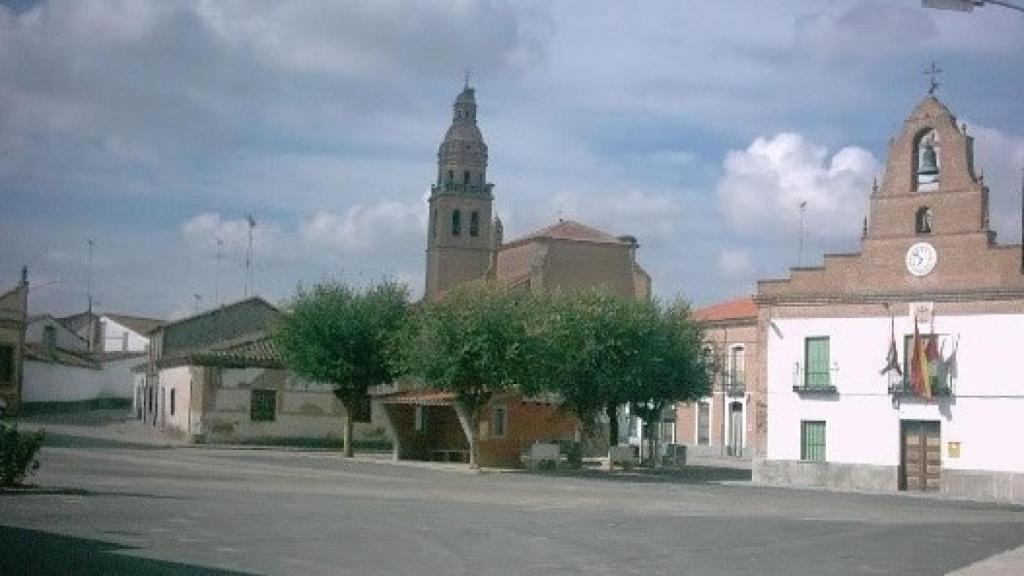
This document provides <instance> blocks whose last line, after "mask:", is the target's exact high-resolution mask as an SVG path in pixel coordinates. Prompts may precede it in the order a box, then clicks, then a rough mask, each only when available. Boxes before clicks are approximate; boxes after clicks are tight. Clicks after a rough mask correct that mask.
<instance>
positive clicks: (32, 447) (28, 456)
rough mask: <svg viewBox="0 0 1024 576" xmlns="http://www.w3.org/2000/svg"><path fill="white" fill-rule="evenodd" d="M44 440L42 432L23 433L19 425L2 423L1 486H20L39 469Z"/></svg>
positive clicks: (0, 441) (0, 437)
mask: <svg viewBox="0 0 1024 576" xmlns="http://www.w3.org/2000/svg"><path fill="white" fill-rule="evenodd" d="M44 438H45V433H44V432H43V431H42V430H39V431H37V432H21V431H19V430H18V427H17V425H13V426H8V425H7V424H4V423H2V422H0V486H18V485H19V484H21V482H22V480H24V479H25V476H27V475H29V474H33V473H35V471H36V470H38V469H39V460H38V459H37V458H36V456H37V455H38V453H39V450H40V448H42V447H43V440H44Z"/></svg>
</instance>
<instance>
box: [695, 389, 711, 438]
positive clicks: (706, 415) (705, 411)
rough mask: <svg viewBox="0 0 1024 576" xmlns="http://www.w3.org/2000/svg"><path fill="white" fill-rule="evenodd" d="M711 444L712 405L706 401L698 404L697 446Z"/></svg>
mask: <svg viewBox="0 0 1024 576" xmlns="http://www.w3.org/2000/svg"><path fill="white" fill-rule="evenodd" d="M709 444H711V404H710V403H709V402H707V401H706V400H701V401H700V402H698V403H697V445H699V446H708V445H709Z"/></svg>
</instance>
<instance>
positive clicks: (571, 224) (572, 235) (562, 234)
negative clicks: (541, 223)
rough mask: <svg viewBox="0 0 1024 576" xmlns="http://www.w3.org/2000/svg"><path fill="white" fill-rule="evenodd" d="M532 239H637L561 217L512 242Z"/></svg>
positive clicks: (620, 241)
mask: <svg viewBox="0 0 1024 576" xmlns="http://www.w3.org/2000/svg"><path fill="white" fill-rule="evenodd" d="M532 240H570V241H573V242H590V243H592V244H623V245H631V244H634V243H635V241H634V240H632V239H631V237H628V236H619V237H616V236H612V235H611V234H608V233H607V232H602V231H600V230H598V229H596V228H591V227H590V226H587V225H586V224H580V223H579V222H575V221H573V220H563V219H559V220H558V223H556V224H552V225H551V226H548V227H547V228H542V229H540V230H537V231H535V232H531V233H529V234H527V235H526V236H523V237H521V238H517V239H515V240H513V241H512V242H509V243H508V245H511V244H523V243H526V242H530V241H532Z"/></svg>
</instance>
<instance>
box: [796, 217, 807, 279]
mask: <svg viewBox="0 0 1024 576" xmlns="http://www.w3.org/2000/svg"><path fill="white" fill-rule="evenodd" d="M806 211H807V201H806V200H804V201H803V202H801V203H800V248H799V250H798V253H797V258H796V263H797V267H803V265H804V212H806Z"/></svg>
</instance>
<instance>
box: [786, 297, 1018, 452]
mask: <svg viewBox="0 0 1024 576" xmlns="http://www.w3.org/2000/svg"><path fill="white" fill-rule="evenodd" d="M930 328H931V326H929V325H928V324H923V325H922V326H921V331H922V332H923V333H927V332H929V331H930ZM913 329H914V327H913V321H912V320H911V319H910V318H909V317H907V316H903V317H897V318H896V341H897V348H898V350H899V353H900V361H901V363H902V362H903V345H902V342H903V340H902V338H903V336H904V335H906V334H910V333H913ZM935 333H936V334H948V335H949V336H950V339H951V340H955V339H956V338H957V337H959V339H960V340H959V342H960V344H959V349H958V354H957V355H958V377H957V378H956V380H955V382H954V387H955V394H954V397H953V398H951V399H946V398H941V399H936V400H933V401H931V402H923V401H919V400H908V399H904V400H903V401H902V402H901V403H900V404H899V407H894V404H893V402H892V398H891V397H890V396H889V394H888V392H887V390H888V379H887V377H886V376H882V375H880V374H879V371H880V370H881V368H882V367H883V366H884V365H885V358H886V352H887V350H888V346H889V340H890V319H889V317H887V316H885V317H876V318H812V319H776V320H773V321H772V323H771V325H770V326H769V328H768V330H766V334H767V340H768V342H767V377H768V382H767V389H768V450H767V458H768V459H775V460H798V459H799V458H800V421H801V420H824V421H826V423H827V424H826V458H827V460H828V461H830V462H842V463H854V464H879V465H890V466H895V465H898V464H899V426H900V420H901V419H903V420H937V421H939V422H941V427H942V428H941V429H942V432H941V433H942V458H943V460H942V466H943V468H949V469H965V470H996V471H1011V472H1024V452H1022V451H1019V450H1013V449H1012V446H1013V444H1012V438H1011V437H1010V436H1009V432H1008V430H1010V429H1012V428H1011V426H1012V423H1013V422H1015V421H1016V419H1019V417H1020V415H1021V414H1024V383H1022V377H1021V376H1020V372H1019V371H1018V370H1017V369H1016V368H1015V359H1016V358H1018V357H1019V356H1020V338H1021V334H1024V315H976V316H952V317H948V316H946V317H943V316H939V317H936V319H935ZM809 336H829V338H830V352H831V360H832V361H833V362H834V363H835V364H836V365H837V366H838V371H837V373H836V374H835V376H836V377H835V381H834V382H833V384H834V385H836V387H837V388H838V393H837V394H835V395H827V394H825V395H815V394H803V395H800V394H798V393H796V392H794V391H793V384H794V381H793V367H794V365H795V364H796V363H801V364H802V363H803V361H804V359H803V354H804V339H805V338H806V337H809ZM949 352H950V346H947V347H946V350H945V355H948V354H949ZM949 441H959V442H961V457H959V458H949V455H948V452H947V442H949Z"/></svg>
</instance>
